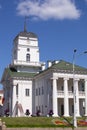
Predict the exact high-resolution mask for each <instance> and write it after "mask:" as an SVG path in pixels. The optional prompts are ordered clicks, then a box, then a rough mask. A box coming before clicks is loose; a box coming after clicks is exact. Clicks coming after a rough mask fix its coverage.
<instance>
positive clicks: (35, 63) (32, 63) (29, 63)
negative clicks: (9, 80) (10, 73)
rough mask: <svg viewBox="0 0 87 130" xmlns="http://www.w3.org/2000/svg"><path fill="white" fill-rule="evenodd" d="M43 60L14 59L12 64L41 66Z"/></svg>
mask: <svg viewBox="0 0 87 130" xmlns="http://www.w3.org/2000/svg"><path fill="white" fill-rule="evenodd" d="M43 64H44V62H31V61H18V60H14V61H13V62H12V65H26V66H41V65H43Z"/></svg>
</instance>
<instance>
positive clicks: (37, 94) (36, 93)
mask: <svg viewBox="0 0 87 130" xmlns="http://www.w3.org/2000/svg"><path fill="white" fill-rule="evenodd" d="M36 96H38V89H37V88H36Z"/></svg>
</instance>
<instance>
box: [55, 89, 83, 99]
mask: <svg viewBox="0 0 87 130" xmlns="http://www.w3.org/2000/svg"><path fill="white" fill-rule="evenodd" d="M57 96H58V97H60V98H61V97H62V98H63V97H64V91H62V90H58V91H57ZM78 96H79V98H85V91H79V93H78ZM68 97H69V98H73V92H72V91H68Z"/></svg>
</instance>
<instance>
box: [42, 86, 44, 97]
mask: <svg viewBox="0 0 87 130" xmlns="http://www.w3.org/2000/svg"><path fill="white" fill-rule="evenodd" d="M43 94H44V89H43V86H42V95H43Z"/></svg>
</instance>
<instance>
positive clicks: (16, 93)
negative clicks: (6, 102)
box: [16, 84, 18, 96]
mask: <svg viewBox="0 0 87 130" xmlns="http://www.w3.org/2000/svg"><path fill="white" fill-rule="evenodd" d="M16 95H17V96H18V84H17V85H16Z"/></svg>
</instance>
